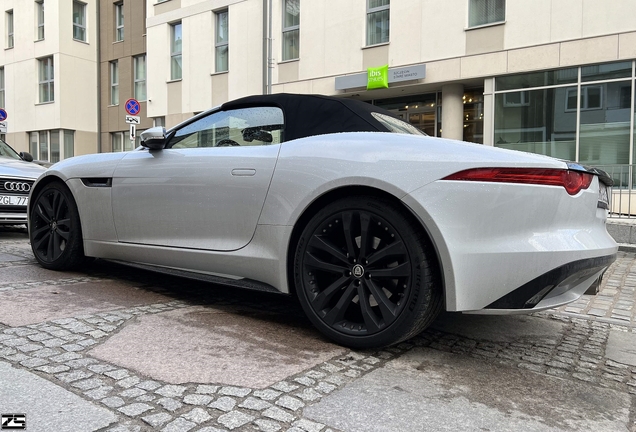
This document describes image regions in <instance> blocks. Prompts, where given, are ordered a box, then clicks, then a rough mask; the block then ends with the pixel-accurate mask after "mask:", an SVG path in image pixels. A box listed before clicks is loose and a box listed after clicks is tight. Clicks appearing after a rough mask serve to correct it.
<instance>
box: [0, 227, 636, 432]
mask: <svg viewBox="0 0 636 432" xmlns="http://www.w3.org/2000/svg"><path fill="white" fill-rule="evenodd" d="M34 265H35V260H34V258H33V256H32V254H31V252H30V249H29V247H28V244H27V240H26V236H25V235H22V234H20V233H19V232H15V233H14V232H13V231H11V230H7V229H4V231H0V294H1V293H2V292H9V291H15V290H32V289H35V288H37V287H42V286H59V287H61V288H62V287H66V286H71V285H73V284H78V283H101V282H106V281H112V280H117V281H123V282H126V283H130V284H131V285H132V284H135V286H140V284H142V285H143V289H146V290H150V291H153V292H157V293H161V294H163V295H166V296H167V297H169V299H168V301H165V302H159V303H154V304H145V305H143V306H137V307H132V308H117V309H114V310H109V311H104V312H97V313H89V314H78V315H76V316H72V317H65V318H61V319H53V320H50V321H46V322H39V323H36V324H29V325H24V326H8V325H4V324H0V360H4V361H6V362H9V363H10V364H11V365H13V366H14V367H18V368H22V369H25V370H28V371H30V372H32V373H35V374H37V375H39V376H40V377H42V378H45V379H46V380H49V381H51V382H53V383H55V384H57V385H59V386H62V387H64V388H65V389H67V390H68V391H71V392H73V393H74V394H76V395H79V396H80V397H82V398H84V399H85V400H87V401H90V402H92V403H95V404H98V405H100V406H102V407H105V408H107V409H109V410H111V411H112V412H113V413H115V414H116V415H117V416H118V418H119V421H118V422H117V424H114V425H111V426H109V427H107V428H106V429H104V430H105V431H110V432H124V431H146V430H162V431H175V432H177V431H199V432H216V431H230V430H231V431H237V430H238V431H255V430H260V431H272V432H273V431H291V432H301V431H305V432H328V431H333V432H337V431H335V430H334V429H333V428H329V427H328V426H326V425H324V424H320V423H317V422H315V421H312V420H309V419H308V418H305V417H304V416H303V409H304V408H305V407H307V406H310V405H312V404H315V403H318V402H319V401H320V400H321V399H322V398H325V397H326V396H327V395H329V394H330V393H332V392H334V391H336V390H337V389H339V388H342V387H343V386H345V385H346V384H347V383H349V382H351V381H352V380H356V379H357V378H359V377H361V376H363V375H365V374H367V373H369V372H370V371H373V370H376V369H378V368H380V367H383V366H384V365H385V364H386V363H387V362H389V361H391V360H393V359H396V358H399V357H400V356H401V355H403V354H405V353H407V352H409V351H410V350H412V349H413V348H414V347H429V348H432V349H435V350H439V351H445V352H450V353H454V354H457V355H461V356H467V357H472V358H477V359H483V360H485V361H487V362H491V363H493V362H494V363H496V364H501V365H502V366H508V367H511V368H522V369H527V370H530V371H534V372H538V373H543V374H548V375H553V376H557V377H561V378H564V379H567V380H577V381H583V382H588V383H592V384H594V385H598V386H602V387H606V388H610V389H615V390H617V391H620V392H623V393H626V394H631V395H632V400H633V401H636V366H630V365H628V364H623V363H619V362H615V361H612V360H610V359H608V358H607V357H606V354H605V349H606V344H607V341H608V338H609V335H610V332H611V331H620V332H625V333H636V311H635V308H634V303H635V299H636V294H635V290H634V288H635V287H636V256H635V255H634V254H629V253H620V254H619V257H618V260H617V261H616V262H615V263H614V264H613V265H612V267H611V268H610V269H609V270H608V272H607V277H606V278H605V282H604V284H603V286H602V287H601V288H602V289H601V291H600V293H599V295H597V296H594V297H592V296H584V298H583V299H581V300H580V301H578V302H576V303H575V304H572V305H569V306H567V307H562V308H560V309H559V310H554V311H549V312H544V313H540V314H537V316H539V317H541V318H542V319H545V320H551V321H552V320H553V321H558V322H559V323H563V324H564V325H565V329H566V330H565V331H564V332H563V333H562V335H560V336H559V337H558V338H554V339H545V340H536V339H528V340H526V339H523V338H522V339H519V340H514V341H506V342H493V341H487V340H480V339H477V338H470V337H465V336H459V335H456V334H452V333H449V332H444V331H440V330H435V329H429V330H427V331H425V332H424V333H422V334H421V335H419V336H417V337H415V338H414V339H412V340H410V341H408V342H405V343H402V344H400V345H398V346H395V347H391V348H388V349H384V350H379V351H356V352H354V351H348V352H347V353H346V354H345V355H341V356H338V357H336V358H333V359H331V360H329V361H326V362H323V363H320V364H318V365H317V366H315V367H312V368H309V369H307V370H304V371H302V372H301V373H298V374H295V375H292V376H289V377H287V378H286V379H284V380H281V381H279V382H276V383H275V384H273V385H270V386H268V387H267V388H261V389H255V388H248V387H238V386H228V385H223V384H220V383H214V382H207V383H186V384H170V383H167V382H162V381H160V380H156V379H152V378H149V377H147V376H144V375H142V374H140V373H138V372H135V371H133V370H131V369H127V368H122V367H121V366H118V365H117V364H112V363H109V362H105V361H103V360H99V359H97V358H94V357H92V356H91V355H90V354H89V351H90V350H91V349H93V348H95V347H96V346H98V345H100V344H102V343H103V342H104V341H106V340H108V339H109V338H110V337H112V336H113V335H116V334H117V333H118V332H119V331H120V330H121V329H122V328H124V327H126V326H127V325H128V324H129V323H131V322H133V321H134V320H135V319H136V318H138V317H141V316H145V315H153V314H159V313H163V312H167V311H172V310H177V309H180V308H184V307H187V306H191V305H214V306H215V307H221V308H223V307H228V306H231V305H233V304H240V305H241V307H244V308H249V307H252V308H254V309H258V310H262V309H267V310H268V311H271V312H273V313H280V314H281V315H285V316H289V315H293V316H295V317H300V318H299V319H304V318H302V316H303V314H302V311H301V309H300V307H299V306H298V305H297V304H296V303H295V302H293V301H291V300H289V299H287V298H283V297H279V296H273V295H267V294H261V293H245V292H244V291H239V290H225V289H218V290H217V289H210V287H209V285H206V284H203V283H197V282H194V283H188V286H187V289H184V287H183V283H182V280H180V279H178V278H173V277H166V276H163V275H154V274H152V273H148V272H140V271H139V270H131V269H129V268H127V267H123V266H118V265H116V264H111V263H104V262H102V261H97V262H96V263H95V264H93V265H92V266H90V267H89V268H87V270H86V271H85V272H84V273H83V274H81V275H76V274H73V275H69V276H68V277H64V278H59V279H52V280H27V281H20V282H11V281H9V282H4V281H3V280H5V278H4V276H3V275H9V274H11V272H12V271H13V270H14V269H18V268H25V267H28V266H34ZM0 321H1V320H0ZM0 408H1V407H0ZM631 411H632V412H631V417H630V422H631V423H630V426H629V427H631V431H632V432H636V402H633V403H632V410H631Z"/></svg>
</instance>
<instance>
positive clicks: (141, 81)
mask: <svg viewBox="0 0 636 432" xmlns="http://www.w3.org/2000/svg"><path fill="white" fill-rule="evenodd" d="M139 60H143V63H144V76H143V78H138V77H137V65H138V61H139ZM146 67H147V63H146V54H142V55H138V56H135V57H133V93H134V95H135V99H137V100H138V101H145V100H147V90H148V88H147V87H146V78H147V77H146V74H147V73H148V72H147V69H146ZM138 84H142V85H143V89H144V94H143V95H140V94H138V93H137V85H138Z"/></svg>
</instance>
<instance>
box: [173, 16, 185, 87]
mask: <svg viewBox="0 0 636 432" xmlns="http://www.w3.org/2000/svg"><path fill="white" fill-rule="evenodd" d="M177 26H179V27H180V29H181V49H180V50H179V51H176V48H175V47H176V45H177V43H176V42H177V40H176V37H177ZM177 58H178V59H180V60H181V68H180V70H179V76H177V75H176V74H175V73H174V72H175V71H174V70H173V67H172V65H173V64H175V62H176V61H177ZM178 63H179V62H177V64H178ZM182 78H183V24H182V23H181V21H179V22H176V23H173V24H170V80H173V81H176V80H180V79H182Z"/></svg>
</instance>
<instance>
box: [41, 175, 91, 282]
mask: <svg viewBox="0 0 636 432" xmlns="http://www.w3.org/2000/svg"><path fill="white" fill-rule="evenodd" d="M33 200H34V201H33V204H32V206H31V213H30V215H29V239H30V241H31V249H32V250H33V254H34V255H35V258H36V259H37V260H38V262H39V263H40V264H41V265H42V266H43V267H45V268H48V269H51V270H66V269H70V268H74V267H77V266H78V265H79V264H80V263H82V262H84V260H85V257H84V248H83V244H82V228H81V225H80V218H79V212H78V210H77V204H76V203H75V199H74V198H73V195H72V194H71V191H70V190H69V189H68V188H67V187H66V185H64V184H63V183H62V182H57V181H55V182H52V183H49V184H48V185H46V186H44V187H43V188H42V189H40V190H39V191H38V192H37V193H36V194H35V196H34V197H33Z"/></svg>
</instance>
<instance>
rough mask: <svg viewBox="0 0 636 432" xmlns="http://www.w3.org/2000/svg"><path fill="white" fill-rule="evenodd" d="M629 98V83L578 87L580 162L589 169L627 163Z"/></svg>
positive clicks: (630, 88) (630, 92) (620, 82)
mask: <svg viewBox="0 0 636 432" xmlns="http://www.w3.org/2000/svg"><path fill="white" fill-rule="evenodd" d="M630 72H631V71H630ZM631 94H632V85H631V81H619V82H611V83H606V84H603V85H586V86H581V103H580V106H581V124H580V132H579V133H580V135H579V160H580V161H581V162H583V163H587V164H590V165H608V164H628V163H629V126H630V117H631V116H630V111H631ZM626 95H629V96H628V97H626ZM583 96H585V97H583Z"/></svg>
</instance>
